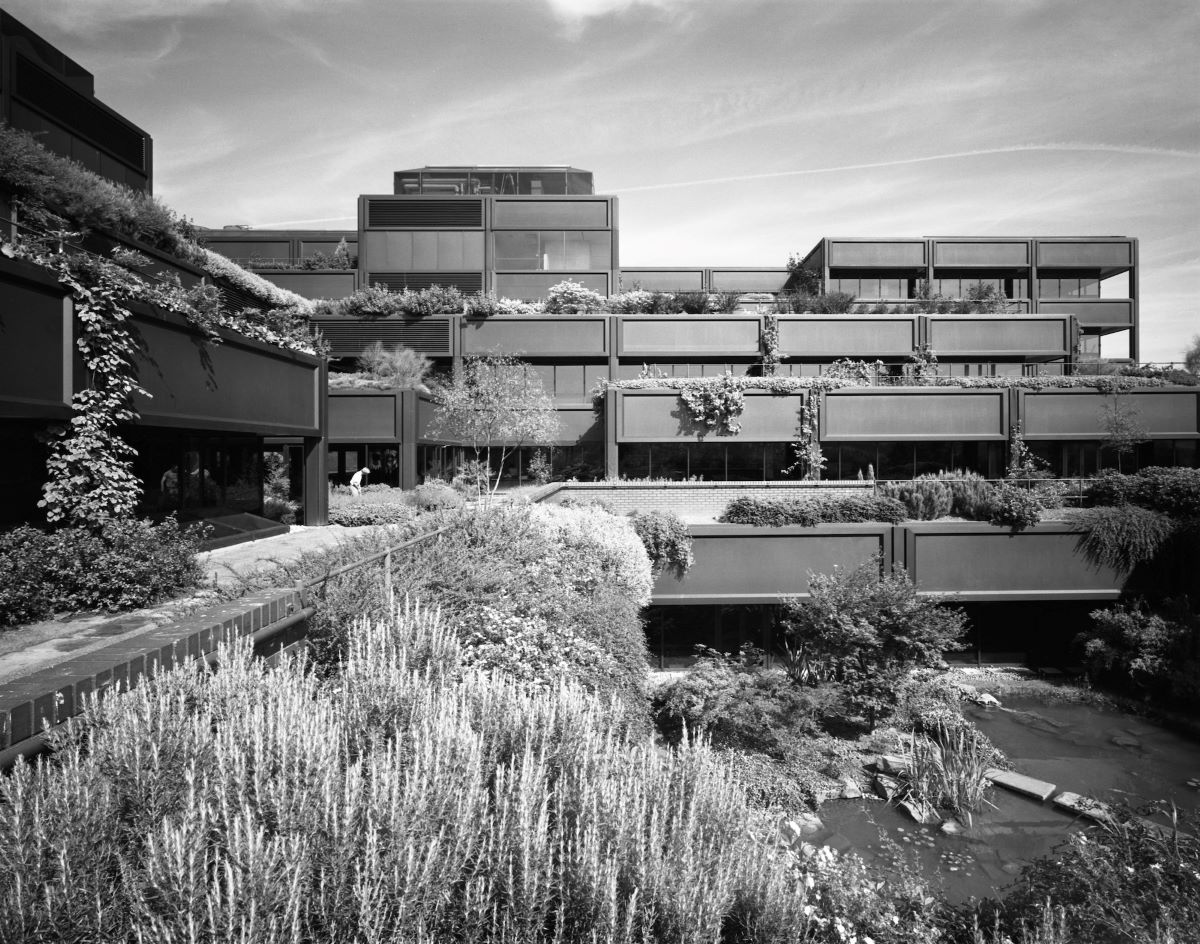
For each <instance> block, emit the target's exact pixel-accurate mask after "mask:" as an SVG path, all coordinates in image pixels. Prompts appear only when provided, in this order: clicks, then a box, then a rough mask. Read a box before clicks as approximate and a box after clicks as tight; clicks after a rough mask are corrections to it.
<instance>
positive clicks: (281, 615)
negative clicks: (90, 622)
mask: <svg viewBox="0 0 1200 944" xmlns="http://www.w3.org/2000/svg"><path fill="white" fill-rule="evenodd" d="M307 612H311V611H307ZM305 613H306V611H305V609H304V606H303V605H302V603H301V600H300V597H299V595H298V594H297V592H296V591H295V590H294V589H289V590H285V589H279V590H264V591H262V592H260V593H255V594H250V595H248V596H245V597H243V598H241V599H240V600H236V601H234V602H232V603H226V604H223V605H221V606H216V607H212V608H210V609H206V610H202V611H201V612H199V613H196V614H194V615H193V616H190V617H188V618H187V619H185V620H181V621H179V622H176V623H170V624H168V625H166V626H160V627H157V628H155V629H151V630H148V631H146V632H144V633H137V634H135V635H132V636H129V637H127V638H125V639H122V640H119V641H118V642H114V643H111V644H110V645H107V646H104V647H102V648H100V649H93V650H91V651H89V652H86V653H82V654H80V655H78V656H75V657H73V658H69V659H66V660H64V661H62V662H59V663H56V664H54V665H52V666H50V667H48V668H44V669H40V670H38V671H36V672H33V673H31V674H29V675H26V676H22V677H19V678H16V679H13V680H11V681H9V682H4V683H0V772H2V771H5V770H7V769H9V768H10V767H12V765H13V764H15V763H16V761H17V758H18V757H22V756H31V755H33V754H36V753H38V752H39V751H41V750H42V749H43V747H44V738H43V733H44V731H45V729H46V728H47V727H54V726H55V725H59V724H63V723H65V722H66V721H68V720H69V719H71V718H73V717H74V716H75V715H78V714H80V713H81V712H82V711H83V709H84V706H85V704H86V703H87V700H88V698H90V697H91V696H93V695H94V696H102V695H104V694H105V693H108V692H119V691H128V690H129V689H132V688H136V687H137V685H138V684H139V683H140V682H141V680H142V679H144V678H146V677H148V676H152V675H154V674H156V673H158V672H162V671H165V670H167V669H170V668H172V667H173V666H177V665H184V664H186V663H189V662H195V661H196V660H198V659H202V658H205V657H206V656H210V654H211V653H214V652H215V651H216V649H217V647H218V646H219V645H220V644H221V643H228V642H232V641H233V640H235V639H238V638H241V637H243V636H252V637H255V649H254V651H255V654H256V655H259V656H262V657H265V658H267V659H268V660H270V661H271V662H278V661H279V659H280V658H281V657H282V656H283V654H284V653H286V652H290V651H292V650H294V649H297V648H299V647H301V646H303V645H304V634H305V631H306V629H307V627H306V624H305V621H304V619H303V617H304V615H305ZM298 617H299V618H298ZM272 630H277V631H272Z"/></svg>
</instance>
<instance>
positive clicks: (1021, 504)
mask: <svg viewBox="0 0 1200 944" xmlns="http://www.w3.org/2000/svg"><path fill="white" fill-rule="evenodd" d="M988 520H989V521H991V523H992V524H994V525H997V526H999V527H1002V528H1011V529H1012V530H1013V531H1024V530H1025V529H1026V528H1029V527H1032V526H1033V525H1035V524H1037V523H1038V522H1039V521H1041V520H1042V503H1041V500H1040V499H1039V498H1038V493H1037V492H1035V491H1032V490H1030V489H1027V488H1021V487H1020V486H1019V485H1015V484H1013V483H1012V482H1001V483H1000V484H998V485H997V486H995V488H994V489H993V491H992V516H991V518H990V519H988Z"/></svg>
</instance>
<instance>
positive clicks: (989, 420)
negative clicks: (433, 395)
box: [209, 166, 1197, 486]
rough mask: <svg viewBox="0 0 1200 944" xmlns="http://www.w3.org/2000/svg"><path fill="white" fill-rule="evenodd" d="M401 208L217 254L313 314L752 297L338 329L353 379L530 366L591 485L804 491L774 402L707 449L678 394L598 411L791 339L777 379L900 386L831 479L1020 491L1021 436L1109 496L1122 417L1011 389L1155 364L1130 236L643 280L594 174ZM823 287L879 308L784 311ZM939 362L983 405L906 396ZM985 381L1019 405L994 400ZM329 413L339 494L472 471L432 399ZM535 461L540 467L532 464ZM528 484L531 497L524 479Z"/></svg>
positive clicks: (1152, 452)
mask: <svg viewBox="0 0 1200 944" xmlns="http://www.w3.org/2000/svg"><path fill="white" fill-rule="evenodd" d="M394 191H395V192H394V193H393V194H390V195H386V196H380V195H365V196H361V197H359V199H358V228H357V230H355V231H338V232H325V233H321V232H311V231H303V232H289V231H254V230H249V231H246V230H233V231H230V230H224V231H219V232H212V233H210V236H209V245H210V247H212V248H214V249H216V250H218V251H221V252H224V253H226V254H228V255H230V256H232V257H234V258H236V259H238V260H239V261H241V262H243V263H245V264H248V265H252V266H255V267H256V268H257V269H258V271H260V272H262V273H263V274H264V275H265V276H266V277H268V278H270V279H272V280H276V281H278V282H279V283H280V284H283V285H286V286H287V287H289V288H291V289H294V290H295V291H298V292H300V293H302V294H306V295H309V296H310V297H322V296H324V297H338V296H344V295H347V294H350V292H352V291H353V290H355V289H361V288H364V287H367V286H372V285H380V284H382V285H385V286H387V287H388V288H390V289H392V290H400V289H403V288H409V289H421V288H428V287H429V286H432V285H443V286H445V285H452V286H455V287H457V288H459V289H460V290H462V291H464V292H473V291H490V292H493V293H495V294H497V295H500V296H507V297H513V298H520V299H527V300H533V299H538V298H542V297H544V296H545V295H546V293H547V291H548V289H549V288H550V286H551V285H553V284H555V283H557V282H560V281H563V280H565V279H570V280H572V281H575V282H578V283H580V284H582V285H584V286H585V287H588V288H591V289H592V290H594V291H597V292H599V293H600V294H602V295H611V294H614V293H616V292H617V291H627V290H629V289H631V288H635V287H636V288H641V289H644V290H647V291H661V292H675V293H679V292H685V293H686V292H693V293H719V292H725V293H731V294H732V293H736V294H738V295H739V296H740V297H739V299H738V304H737V305H736V306H732V307H733V310H730V311H726V312H723V313H720V314H711V313H706V314H695V315H687V314H669V315H659V314H603V313H596V314H587V315H561V316H554V315H504V316H500V317H494V318H490V319H484V320H480V319H472V318H470V317H467V316H465V315H462V314H453V313H446V314H441V315H433V316H428V317H424V318H382V319H380V318H376V319H363V318H346V317H337V316H330V317H320V318H317V319H315V325H316V327H317V328H319V330H320V331H321V332H322V333H323V335H324V336H325V337H326V339H327V340H328V341H329V343H330V345H331V355H332V356H333V358H334V360H333V365H334V368H335V369H337V368H338V367H339V366H340V367H350V366H351V365H352V364H353V362H354V359H355V358H356V357H357V355H358V354H359V353H360V352H361V351H362V350H363V348H365V347H366V346H367V345H368V344H371V343H373V342H376V341H379V342H382V343H384V344H388V345H392V344H403V345H406V346H408V347H410V348H413V349H414V350H417V351H419V352H421V353H423V354H425V355H426V356H428V357H430V358H431V359H433V360H434V362H435V363H437V364H438V365H440V366H441V367H443V368H444V369H447V370H449V369H451V368H452V367H453V366H454V365H455V364H457V363H459V362H460V361H461V359H462V358H463V357H469V356H471V355H474V354H482V353H486V352H489V351H504V352H507V353H513V354H517V355H519V356H521V357H522V358H523V359H525V360H526V361H527V362H528V363H529V364H530V365H531V368H532V369H533V370H534V371H536V372H537V373H538V374H539V375H540V377H541V379H542V381H543V383H544V385H545V387H546V389H547V391H549V392H550V393H552V394H553V396H554V398H555V402H556V404H557V406H558V409H559V412H560V416H561V419H562V421H563V430H564V432H563V435H562V438H561V440H560V441H559V442H558V443H556V444H555V446H556V448H555V450H554V462H555V466H556V470H558V471H560V472H565V473H566V474H575V475H578V476H579V477H581V478H589V477H601V476H604V475H608V476H610V477H611V476H620V477H630V478H637V477H644V476H650V477H654V478H675V479H689V478H690V479H697V478H699V479H704V480H713V479H718V480H764V479H765V480H772V479H777V478H780V477H781V476H783V475H784V473H783V471H782V470H783V469H785V468H786V467H787V466H788V465H790V458H789V455H790V451H789V445H790V443H791V442H792V441H793V440H794V438H795V435H796V424H797V412H798V408H799V406H800V405H801V403H802V402H803V396H802V395H800V394H796V395H793V396H791V397H779V396H770V395H769V394H766V393H761V394H756V395H753V396H752V397H751V398H750V400H749V401H748V403H749V406H748V407H747V413H746V421H745V422H743V424H742V427H743V428H742V431H741V432H740V433H738V434H737V435H732V436H720V437H716V436H711V435H702V434H700V433H697V432H696V431H694V430H690V431H689V430H687V429H686V428H685V425H684V424H681V423H680V421H679V417H678V416H677V413H678V410H677V408H676V407H677V399H678V396H677V393H676V392H674V391H672V390H670V389H667V388H666V387H664V388H663V389H661V390H658V391H655V390H647V389H642V390H622V389H618V390H615V391H610V393H609V394H608V402H607V403H606V404H605V408H604V409H603V410H601V411H599V413H597V411H596V410H595V402H594V398H593V393H594V391H595V388H596V384H597V381H598V380H599V379H600V378H613V379H617V380H632V379H635V378H638V377H640V376H645V375H650V376H658V377H661V378H687V377H703V376H712V375H719V374H723V373H725V372H730V373H732V374H734V375H737V376H753V375H756V374H759V373H761V372H762V369H763V368H762V364H763V359H764V354H765V352H766V350H767V347H768V346H769V344H770V343H771V341H770V335H771V334H772V333H774V334H775V336H776V338H777V340H776V341H775V342H774V343H775V346H776V352H775V353H776V354H777V355H778V357H779V358H781V359H782V360H781V362H780V363H779V364H778V366H776V367H775V368H774V373H775V374H776V375H785V376H801V377H813V376H819V375H821V374H823V373H826V372H828V371H829V370H830V368H831V365H833V364H834V362H836V361H839V360H843V359H851V360H856V361H866V362H874V361H877V360H878V361H882V362H883V363H884V365H885V366H884V367H883V368H882V369H881V370H879V371H878V374H879V377H878V379H879V381H880V386H878V387H876V388H871V389H866V390H862V389H859V390H841V391H833V392H831V393H830V394H829V395H827V396H824V397H823V398H821V402H820V404H819V410H820V437H821V442H822V445H823V448H824V449H825V453H826V457H827V459H828V460H829V465H828V466H827V470H826V474H827V475H828V476H829V477H831V478H841V477H845V478H854V477H856V476H857V475H859V474H863V475H869V474H871V473H872V472H873V473H874V474H875V475H876V476H879V477H888V478H907V477H910V476H912V475H916V474H920V473H922V472H925V471H931V470H936V469H939V468H963V469H971V470H974V471H978V472H981V473H983V474H986V475H989V476H999V475H1001V474H1003V470H1004V467H1005V464H1006V460H1007V449H1008V444H1009V439H1010V435H1011V432H1012V430H1013V429H1014V428H1015V427H1017V426H1018V424H1019V426H1020V428H1021V429H1022V431H1023V435H1024V436H1025V438H1026V440H1027V441H1028V442H1029V444H1030V446H1031V448H1032V449H1033V450H1034V452H1035V453H1036V454H1038V455H1039V456H1041V457H1042V458H1044V459H1045V460H1046V461H1047V462H1048V463H1049V464H1050V466H1051V468H1052V469H1053V470H1054V471H1055V472H1057V473H1059V474H1062V475H1080V474H1088V473H1090V472H1094V471H1095V470H1096V469H1097V468H1098V467H1099V465H1100V461H1101V460H1100V452H1099V450H1100V445H1101V441H1102V439H1103V436H1104V429H1103V423H1102V414H1101V411H1102V407H1103V401H1104V398H1103V396H1102V395H1101V394H1100V393H1098V392H1097V391H1096V390H1095V389H1026V388H1022V387H1020V386H1019V385H1015V386H1013V387H1011V389H1005V388H1003V387H1002V386H1001V384H1002V383H1003V381H1002V380H1001V379H1002V378H1036V377H1061V376H1067V375H1072V374H1077V373H1081V372H1083V373H1086V372H1088V371H1089V365H1093V364H1094V363H1095V362H1096V360H1097V359H1098V358H1100V357H1101V356H1103V357H1104V359H1105V360H1106V361H1110V362H1111V361H1118V362H1125V361H1130V360H1136V356H1137V351H1138V344H1137V336H1138V316H1139V312H1138V298H1137V296H1138V265H1139V260H1138V244H1137V240H1136V239H1133V238H1129V237H1120V236H1100V237H1092V236H1088V237H1036V236H1026V237H1003V238H997V237H969V236H951V237H922V238H898V239H885V238H876V237H856V238H840V237H825V238H822V239H821V240H820V241H819V242H818V243H817V244H816V246H814V247H813V249H812V250H811V251H810V252H809V253H808V254H807V255H806V256H805V257H804V258H803V259H802V260H800V261H799V263H798V265H796V266H793V268H792V269H789V268H787V267H782V266H778V267H770V266H763V267H760V268H738V267H726V268H722V267H695V268H688V267H652V266H646V267H625V266H622V265H621V264H620V260H619V255H618V250H619V243H620V239H619V228H618V222H617V221H618V207H617V198H616V197H613V196H603V195H597V194H596V193H595V192H594V186H593V178H592V174H591V173H589V172H587V171H583V170H579V169H577V168H570V167H448V166H439V167H425V168H418V169H408V170H401V171H397V172H396V174H395V178H394ZM343 239H344V240H345V241H346V244H347V246H350V247H354V249H355V250H356V252H357V261H356V263H355V265H354V267H353V268H352V269H340V270H334V269H319V268H313V267H312V266H311V260H312V257H313V253H314V251H326V252H327V251H328V247H329V246H330V245H331V244H332V243H333V242H334V241H337V240H343ZM802 286H809V287H810V289H811V287H812V286H816V287H817V290H818V291H821V292H824V293H837V292H842V293H848V294H849V295H852V296H854V297H855V299H856V304H855V305H854V307H853V310H852V311H849V312H845V311H843V312H833V313H827V314H815V313H809V312H790V311H788V310H787V307H788V306H786V305H779V304H776V300H777V299H786V298H787V297H788V293H789V292H795V291H797V290H798V289H800V288H801V287H802ZM973 291H974V292H976V293H978V292H980V291H983V292H985V293H986V292H989V291H990V292H991V294H992V297H998V296H999V297H1002V298H1003V304H1002V305H1001V306H1000V307H999V308H998V309H997V308H995V306H993V310H987V311H978V310H976V311H968V310H965V309H964V308H963V306H955V305H952V304H947V303H946V301H945V300H946V299H961V298H964V297H966V296H968V295H970V294H971V293H972V292H973ZM923 295H924V296H926V297H924V298H923V297H922V296H923ZM931 295H932V296H943V297H944V298H943V299H942V301H941V304H937V303H932V304H931V299H930V298H929V297H928V296H931ZM935 301H936V299H935ZM929 354H933V355H934V356H935V357H936V368H933V369H935V370H936V372H937V374H938V375H940V376H942V377H945V378H961V379H962V382H963V387H962V388H961V389H960V388H953V387H946V388H937V389H931V388H929V387H917V386H910V387H905V386H903V380H904V377H905V375H906V374H905V369H906V366H908V367H910V366H911V365H910V361H911V360H912V359H913V358H915V357H916V358H920V357H928V355H929ZM972 378H975V379H976V380H975V381H974V383H976V384H980V385H983V384H986V383H987V378H997V383H996V386H994V387H992V388H980V389H974V388H972V387H971V383H972ZM406 396H407V397H408V400H406V399H405V397H406ZM1195 397H1196V395H1195V392H1190V391H1174V392H1171V391H1168V390H1166V389H1154V390H1149V389H1148V390H1143V391H1138V392H1137V393H1133V394H1130V400H1129V404H1130V406H1131V407H1132V408H1133V409H1135V410H1136V411H1137V412H1138V414H1139V415H1140V416H1142V417H1143V419H1144V421H1145V422H1146V423H1147V425H1148V432H1149V437H1150V438H1149V440H1148V441H1147V442H1146V443H1144V444H1142V445H1141V446H1140V447H1139V451H1138V455H1137V457H1136V461H1138V462H1140V463H1141V464H1143V465H1145V464H1181V465H1193V464H1195V463H1196V462H1197V452H1196V439H1197V424H1196V421H1195V407H1196V403H1195ZM409 401H411V402H409ZM329 409H330V453H329V473H330V476H331V479H332V480H334V481H343V480H344V479H345V477H346V476H348V475H349V474H350V473H351V472H352V471H353V470H354V469H356V468H358V467H360V464H361V463H362V462H364V461H365V462H367V463H368V464H369V465H371V466H372V467H375V468H377V469H380V470H386V471H381V472H380V473H378V475H379V477H380V478H382V479H383V480H385V481H389V482H390V483H391V484H394V485H405V486H411V485H414V484H416V483H417V482H418V481H420V480H421V479H422V478H423V477H425V476H427V475H445V474H448V473H449V472H451V471H452V467H453V455H452V452H453V450H452V449H451V450H450V453H448V451H447V447H446V444H444V443H439V442H437V441H436V440H434V439H432V438H430V437H428V436H427V435H426V430H427V428H428V417H429V413H430V410H431V409H432V404H431V401H430V400H429V399H428V398H427V397H424V396H421V395H419V394H416V393H409V394H407V395H406V394H401V393H400V392H392V393H388V392H382V391H364V390H340V389H334V390H332V391H331V394H330V406H329ZM528 459H529V453H528V451H527V452H526V453H525V455H524V456H522V457H521V460H520V461H521V462H527V461H528ZM512 477H513V479H514V480H519V479H521V477H522V466H521V464H518V465H517V466H515V467H514V468H513V470H512Z"/></svg>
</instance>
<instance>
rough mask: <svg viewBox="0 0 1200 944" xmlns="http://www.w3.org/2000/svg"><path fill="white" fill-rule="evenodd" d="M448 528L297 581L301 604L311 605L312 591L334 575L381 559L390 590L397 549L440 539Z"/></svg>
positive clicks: (386, 584) (341, 574) (438, 529)
mask: <svg viewBox="0 0 1200 944" xmlns="http://www.w3.org/2000/svg"><path fill="white" fill-rule="evenodd" d="M448 530H449V529H448V528H446V527H441V528H437V529H436V530H434V531H427V532H426V533H425V534H419V535H417V536H416V537H415V538H409V539H408V540H407V541H404V542H402V543H400V544H396V545H393V546H391V547H387V548H384V549H383V550H382V551H377V552H376V553H374V554H370V555H368V556H367V557H363V558H361V559H360V560H357V561H354V562H353V563H350V564H345V565H343V566H341V567H338V568H336V569H334V570H328V571H326V572H325V575H324V576H322V577H315V578H313V579H311V580H300V581H298V582H297V583H296V594H297V596H299V597H300V603H301V605H302V606H305V607H307V606H308V605H309V599H310V591H311V590H313V589H314V588H316V587H318V586H321V585H324V584H327V583H328V582H329V581H330V580H332V579H333V578H334V577H341V576H343V575H344V574H348V573H350V572H351V571H353V570H358V569H360V568H362V567H366V566H367V565H368V564H373V563H375V562H376V561H379V560H382V561H383V582H384V587H385V590H390V589H391V586H392V554H394V553H395V552H396V551H403V550H405V549H406V548H410V547H414V546H416V545H418V544H423V543H425V542H426V541H428V540H430V539H435V540H440V539H441V536H442V535H443V534H445V533H446V531H448Z"/></svg>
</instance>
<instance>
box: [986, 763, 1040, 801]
mask: <svg viewBox="0 0 1200 944" xmlns="http://www.w3.org/2000/svg"><path fill="white" fill-rule="evenodd" d="M985 776H986V777H987V778H988V780H990V781H992V783H994V784H996V785H997V786H1001V787H1004V788H1006V789H1008V790H1012V791H1013V792H1015V793H1022V794H1024V795H1025V796H1028V797H1033V798H1034V799H1035V800H1039V801H1041V802H1042V803H1045V802H1046V801H1047V800H1048V799H1050V797H1052V796H1054V791H1055V790H1057V789H1058V788H1057V787H1056V786H1055V785H1054V784H1052V783H1047V782H1046V781H1045V780H1038V779H1037V778H1036V777H1026V776H1025V775H1024V774H1019V773H1017V772H1016V771H1012V770H1000V769H999V768H998V767H992V768H990V769H989V770H988V771H987V773H986V775H985Z"/></svg>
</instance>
